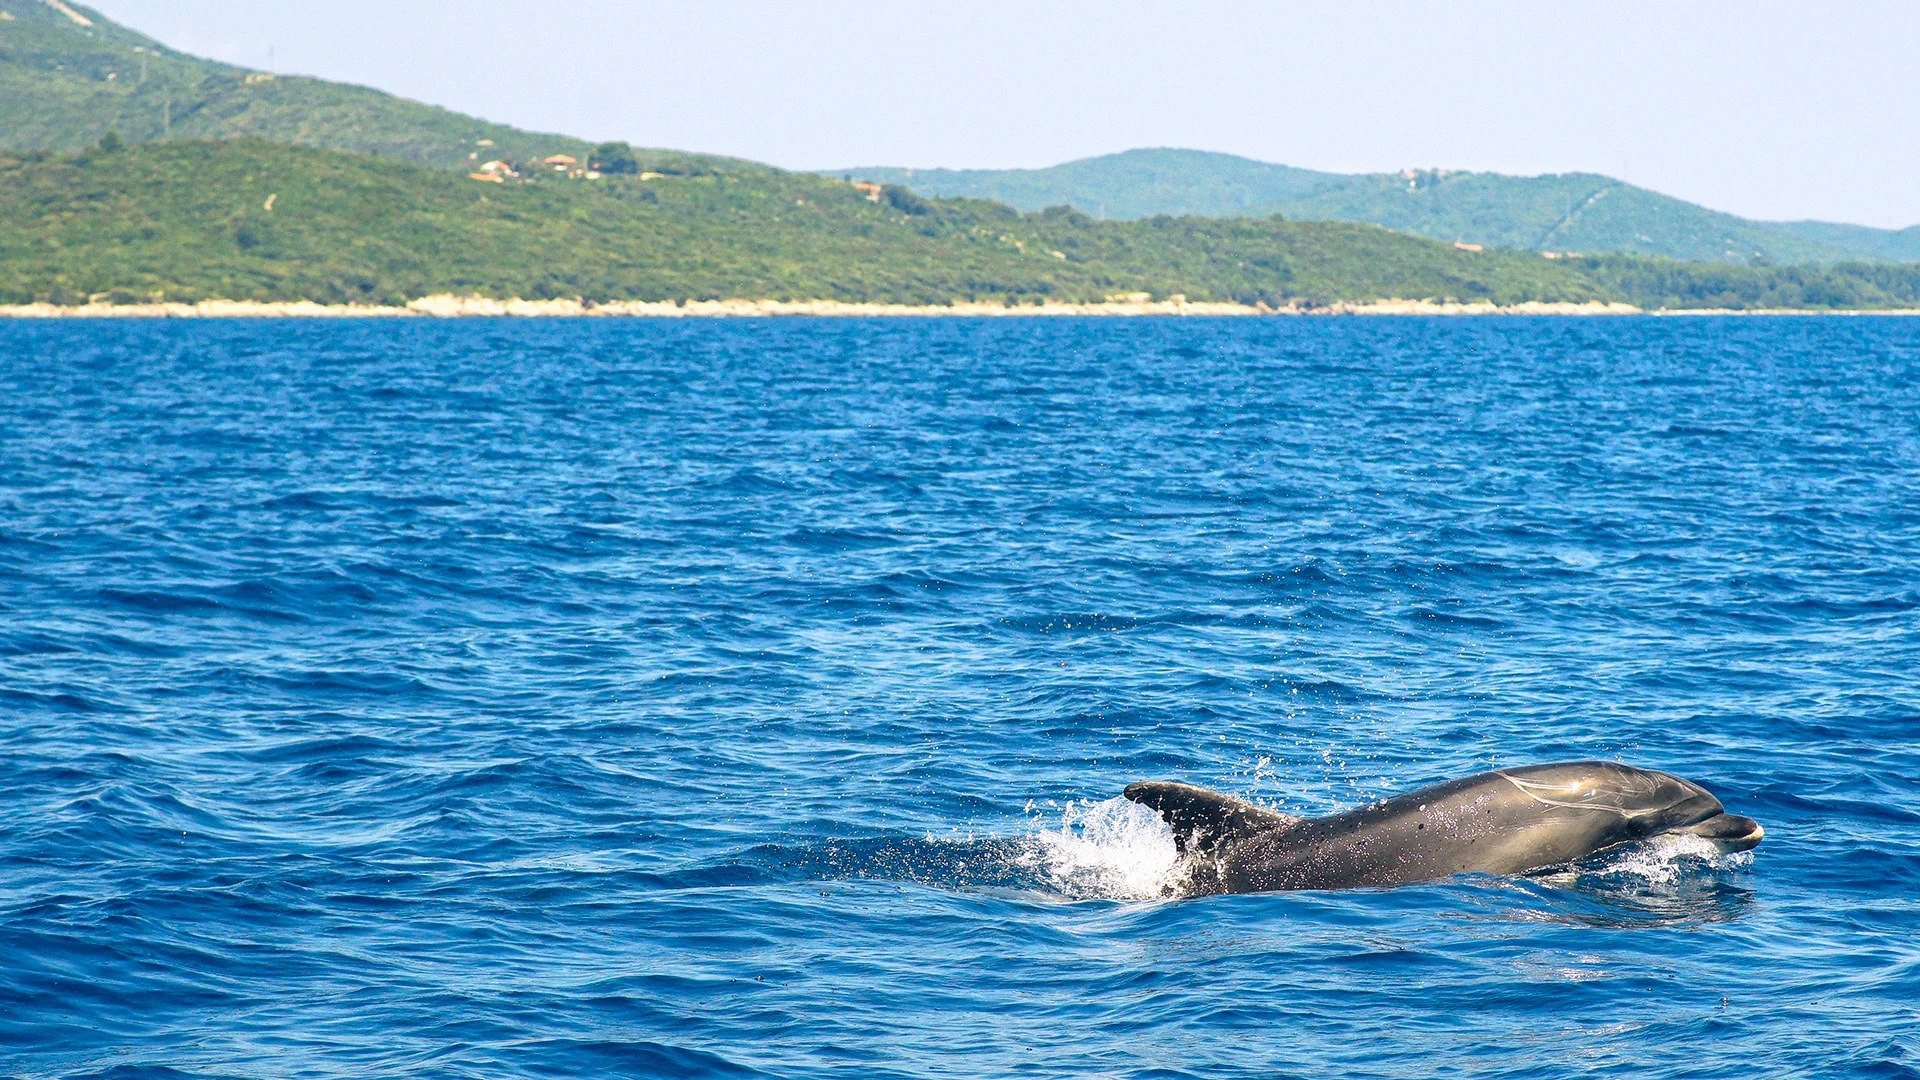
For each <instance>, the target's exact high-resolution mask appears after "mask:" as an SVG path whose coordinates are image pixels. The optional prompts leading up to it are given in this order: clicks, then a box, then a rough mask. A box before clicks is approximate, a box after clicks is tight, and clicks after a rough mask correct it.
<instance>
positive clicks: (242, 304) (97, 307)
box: [0, 295, 1920, 319]
mask: <svg viewBox="0 0 1920 1080" xmlns="http://www.w3.org/2000/svg"><path fill="white" fill-rule="evenodd" d="M1167 315H1173V316H1204V317H1221V316H1258V315H1361V316H1365V315H1584V316H1591V315H1657V316H1668V315H1682V316H1689V315H1690V316H1701V315H1920V309H1916V308H1891V309H1862V310H1841V311H1817V310H1810V309H1805V308H1755V309H1741V308H1686V309H1665V308H1663V309H1657V310H1653V311H1646V310H1643V309H1641V308H1637V307H1634V306H1633V305H1631V304H1621V303H1611V304H1607V303H1601V302H1599V301H1597V300H1596V301H1588V302H1586V303H1578V304H1576V303H1571V302H1567V301H1558V302H1552V303H1548V302H1542V301H1527V302H1525V303H1520V304H1509V305H1500V304H1493V303H1484V302H1483V303H1470V304H1463V303H1452V302H1447V303H1442V302H1436V301H1431V300H1375V301H1369V302H1367V303H1358V304H1356V303H1349V302H1346V301H1341V302H1338V303H1333V304H1328V305H1324V306H1319V307H1300V306H1285V307H1278V308H1275V307H1269V306H1267V305H1265V304H1254V305H1248V304H1237V303H1232V302H1207V301H1188V300H1185V299H1182V298H1174V299H1168V300H1149V301H1132V300H1108V301H1103V302H1099V303H1044V304H1021V305H1006V304H998V303H979V302H972V301H963V302H961V303H956V304H950V305H949V304H867V303H846V302H842V301H839V300H689V301H686V302H684V303H677V302H675V301H671V300H663V301H644V300H614V301H608V302H606V303H592V302H583V301H580V300H571V299H560V300H520V299H512V300H494V299H490V298H487V297H480V296H451V295H439V296H426V297H421V298H420V299H418V300H413V301H411V302H409V303H407V304H406V305H404V306H390V305H375V304H320V303H315V302H314V301H311V300H293V301H259V300H202V301H199V302H198V303H192V304H187V303H152V304H83V305H74V306H61V305H57V304H44V303H41V304H13V305H0V319H196V318H197V319H248V318H254V319H260V318H266V319H286V318H441V319H450V318H500V317H509V318H770V317H781V316H788V317H792V316H801V317H809V316H810V317H829V318H832V317H841V318H849V317H850V318H874V317H939V316H948V317H951V316H960V317H972V318H981V317H987V318H995V317H998V318H1033V317H1085V316H1134V317H1138V316H1167Z"/></svg>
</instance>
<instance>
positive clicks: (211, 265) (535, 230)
mask: <svg viewBox="0 0 1920 1080" xmlns="http://www.w3.org/2000/svg"><path fill="white" fill-rule="evenodd" d="M638 156H639V158H640V160H639V162H638V165H639V166H640V169H639V171H638V172H637V173H635V174H628V175H618V176H606V177H602V178H600V179H597V180H596V179H587V178H585V177H574V176H567V175H562V174H559V173H554V172H542V173H532V174H529V175H528V176H527V178H525V179H518V180H507V181H506V182H503V183H489V182H479V181H475V180H472V179H469V178H468V177H467V176H466V175H465V174H463V173H459V172H451V171H447V170H440V169H428V168H423V167H419V166H413V165H409V164H406V163H403V162H397V161H392V160H388V159H382V158H376V157H371V156H364V155H355V154H343V153H338V152H334V151H325V150H317V149H312V148H303V147H294V146H287V145H282V144H274V143H267V142H263V141H258V140H251V139H242V140H227V141H214V142H185V141H173V142H159V143H146V144H124V145H121V144H117V143H116V142H115V141H114V140H111V139H109V140H105V141H104V142H103V144H102V145H100V146H96V147H94V148H92V149H89V150H86V151H83V152H81V153H77V154H46V153H35V154H25V155H17V156H13V157H7V156H4V155H0V220H3V221H5V222H6V223H7V228H5V229H0V303H25V302H33V301H49V302H53V303H60V304H80V303H87V302H89V301H98V300H106V301H114V302H123V303H129V302H142V301H150V300H155V299H164V300H188V301H191V300H199V299H207V298H224V299H236V300H317V301H322V302H332V303H341V302H356V301H357V302H376V303H394V302H404V301H406V300H410V299H414V298H418V297H421V296H428V295H434V294H440V293H454V294H461V295H473V294H477V295H484V296H492V297H498V298H506V297H522V298H528V299H538V298H551V297H580V298H583V299H587V300H595V301H605V300H701V299H730V298H745V299H782V300H813V299H829V300H845V301H873V302H899V303H915V304H945V303H951V302H953V301H959V300H974V301H994V302H1002V303H1013V304H1020V303H1028V302H1034V301H1041V300H1057V301H1098V300H1102V299H1106V298H1109V297H1113V296H1116V295H1132V294H1138V293H1146V294H1149V295H1151V296H1153V297H1155V298H1167V297H1171V296H1173V295H1176V294H1178V295H1184V296H1185V297H1187V298H1189V299H1192V300H1232V301H1238V302H1241V303H1246V304H1256V303H1266V304H1269V305H1272V306H1276V307H1278V306H1282V305H1301V304H1305V305H1315V304H1330V303H1333V302H1335V301H1360V302H1364V301H1368V300H1376V299H1434V300H1460V301H1477V300H1490V301H1493V302H1496V303H1502V304H1512V303H1518V302H1522V301H1528V300H1542V301H1576V302H1580V301H1588V300H1608V301H1611V300H1620V301H1625V302H1628V303H1633V304H1637V305H1640V306H1642V307H1755V306H1759V307H1794V306H1807V307H1818V308H1833V307H1840V308H1867V307H1889V306H1914V305H1916V304H1920V267H1895V266H1839V267H1831V268H1817V267H1761V268H1755V267H1735V266H1717V267H1716V266H1707V265H1701V264H1683V263H1674V262H1668V261H1664V260H1648V259H1633V258H1626V257H1608V258H1584V259H1558V260H1548V259H1543V258H1541V257H1540V256H1539V255H1537V254H1532V253H1528V252H1518V251H1492V250H1489V251H1479V252H1474V251H1463V250H1461V249H1459V248H1457V247H1455V246H1454V245H1452V244H1447V243H1440V242H1437V241H1433V240H1427V239H1422V238H1419V237H1411V236H1405V235H1402V234H1398V233H1393V232H1388V231H1387V230H1384V229H1380V228H1376V227H1374V226H1370V225H1359V224H1351V223H1344V222H1301V221H1284V220H1280V219H1277V218H1265V219H1252V218H1239V219H1208V218H1191V217H1189V218H1171V217H1163V218H1154V219H1149V220H1146V221H1137V222H1119V221H1100V220H1096V219H1094V218H1091V217H1089V216H1087V215H1084V214H1080V213H1078V212H1075V211H1071V210H1064V209H1062V210H1053V211H1047V212H1041V213H1027V214H1023V213H1021V212H1019V211H1016V210H1014V209H1012V208H1009V207H1007V206H1004V205H1002V204H999V203H993V202H987V201H983V200H975V199H940V200H928V199H923V198H920V197H918V196H916V195H915V194H913V193H912V192H910V191H908V190H907V189H905V188H900V187H892V188H886V189H876V190H862V189H860V188H856V187H855V186H853V185H851V184H847V183H843V182H841V181H839V180H835V179H832V178H827V177H822V176H817V175H813V174H808V173H788V172H782V171H780V170H777V169H772V168H768V167H765V166H753V167H747V168H741V169H730V168H725V167H719V166H716V165H715V163H714V159H709V158H700V157H697V156H693V155H672V154H666V153H662V152H650V151H641V152H639V155H638Z"/></svg>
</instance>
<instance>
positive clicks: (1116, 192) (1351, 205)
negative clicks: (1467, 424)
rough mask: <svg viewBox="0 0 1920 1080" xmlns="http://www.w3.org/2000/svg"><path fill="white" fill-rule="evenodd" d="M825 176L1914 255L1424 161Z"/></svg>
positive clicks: (1039, 196)
mask: <svg viewBox="0 0 1920 1080" xmlns="http://www.w3.org/2000/svg"><path fill="white" fill-rule="evenodd" d="M835 173H836V175H849V176H855V177H860V178H869V179H874V180H879V181H881V182H887V183H901V184H906V185H908V186H910V187H912V188H913V189H914V190H916V191H919V192H921V193H923V194H929V195H955V196H970V197H976V198H993V199H999V200H1001V201H1004V202H1007V203H1009V204H1011V205H1013V206H1016V207H1019V208H1021V209H1024V210H1037V209H1040V208H1041V207H1044V206H1052V205H1062V204H1064V205H1069V206H1073V207H1075V208H1077V209H1079V210H1081V211H1083V212H1085V213H1088V214H1092V215H1093V216H1095V217H1107V218H1116V219H1134V218H1144V217H1151V216H1153V215H1155V214H1176V215H1177V214H1200V215H1229V214H1232V215H1246V216H1265V215H1267V214H1274V213H1281V214H1285V215H1287V216H1288V217H1293V218H1306V219H1311V220H1320V221H1364V222H1368V223H1370V224H1374V225H1380V226H1383V227H1385V228H1389V229H1395V230H1398V231H1401V232H1410V233H1415V234H1418V235H1421V236H1430V237H1433V238H1434V239H1437V240H1449V241H1453V240H1458V241H1463V242H1465V243H1471V244H1481V245H1485V246H1487V247H1512V248H1522V249H1526V250H1532V251H1554V252H1568V251H1572V252H1625V253H1631V254H1640V255H1652V256H1659V257H1664V258H1670V259H1691V260H1700V261H1708V262H1749V261H1753V260H1756V259H1758V260H1765V261H1771V262H1778V263H1788V262H1838V261H1843V260H1848V259H1862V260H1868V261H1920V231H1916V230H1907V231H1906V232H1903V233H1896V232H1891V231H1889V230H1882V229H1868V228H1866V227H1864V226H1857V225H1827V224H1825V223H1818V222H1803V223H1794V224H1777V223H1772V222H1759V221H1749V220H1747V219H1745V218H1741V217H1736V216H1734V215H1732V214H1723V213H1720V212H1718V211H1714V210H1708V209H1706V208H1705V207H1701V206H1696V205H1694V204H1693V203H1689V202H1686V201H1684V200H1681V199H1675V198H1672V197H1670V196H1666V195H1661V194H1658V193H1657V192H1652V191H1648V190H1646V189H1645V188H1637V187H1634V186H1633V185H1631V184H1626V183H1622V182H1621V181H1618V180H1614V179H1611V178H1609V177H1605V176H1596V175H1593V174H1590V173H1568V174H1563V175H1557V176H1534V177H1516V176H1503V175H1500V174H1497V173H1470V172H1449V171H1445V170H1425V171H1412V170H1409V171H1408V172H1404V173H1367V174H1360V175H1342V174H1338V173H1323V172H1313V171H1310V170H1306V169H1291V168H1288V167H1286V166H1282V165H1271V164H1268V163H1266V162H1261V161H1252V160H1249V159H1247V158H1242V157H1235V156H1234V155H1231V154H1216V153H1206V152H1202V151H1198V150H1166V149H1161V150H1130V151H1127V152H1125V153H1120V154H1109V155H1106V156H1104V157H1097V158H1087V159H1084V160H1081V161H1071V162H1067V163H1066V164H1064V165H1056V166H1054V167H1052V168H1047V169H999V170H995V169H974V170H949V169H923V170H907V169H894V168H863V169H842V170H835Z"/></svg>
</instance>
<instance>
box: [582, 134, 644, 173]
mask: <svg viewBox="0 0 1920 1080" xmlns="http://www.w3.org/2000/svg"><path fill="white" fill-rule="evenodd" d="M587 167H588V168H590V169H598V170H600V171H601V172H603V173H608V174H615V173H627V174H632V173H637V172H639V171H640V159H639V158H636V157H634V156H633V147H631V146H629V145H627V144H626V143H623V142H609V143H601V144H600V145H599V146H596V147H594V148H593V155H592V157H590V158H588V160H587Z"/></svg>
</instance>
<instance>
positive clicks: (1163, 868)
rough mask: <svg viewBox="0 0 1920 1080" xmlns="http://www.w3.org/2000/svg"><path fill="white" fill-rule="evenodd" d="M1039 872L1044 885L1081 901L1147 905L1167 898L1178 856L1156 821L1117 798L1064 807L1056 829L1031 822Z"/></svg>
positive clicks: (1170, 837) (1046, 823) (1167, 831)
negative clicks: (1144, 902) (1151, 900)
mask: <svg viewBox="0 0 1920 1080" xmlns="http://www.w3.org/2000/svg"><path fill="white" fill-rule="evenodd" d="M1032 837H1033V839H1034V840H1035V841H1037V842H1038V845H1039V850H1038V855H1039V860H1040V863H1041V865H1040V867H1039V868H1040V869H1041V870H1042V872H1043V873H1045V874H1046V875H1047V877H1048V879H1049V884H1051V885H1052V886H1053V887H1054V888H1056V889H1058V890H1059V891H1060V892H1062V893H1064V894H1065V895H1067V896H1071V897H1075V898H1082V899H1095V898H1099V899H1110V900H1150V899H1158V898H1160V897H1162V896H1165V895H1167V893H1168V889H1169V887H1170V886H1172V885H1173V884H1174V880H1175V874H1176V869H1177V863H1178V861H1179V855H1178V853H1177V852H1176V851H1175V850H1174V846H1173V830H1172V829H1169V828H1168V827H1167V823H1166V822H1164V821H1162V820H1160V815H1159V814H1157V813H1155V812H1154V811H1153V810H1151V809H1149V808H1147V807H1145V806H1141V805H1140V804H1139V803H1135V802H1129V801H1127V800H1126V799H1122V798H1119V797H1117V796H1116V797H1115V798H1111V799H1107V800H1105V801H1103V802H1097V803H1089V802H1071V801H1070V802H1068V803H1067V805H1066V807H1065V808H1064V809H1062V810H1061V813H1060V817H1059V819H1058V824H1057V825H1055V824H1052V823H1050V822H1049V821H1048V820H1047V819H1045V818H1035V819H1034V822H1033V833H1032Z"/></svg>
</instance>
